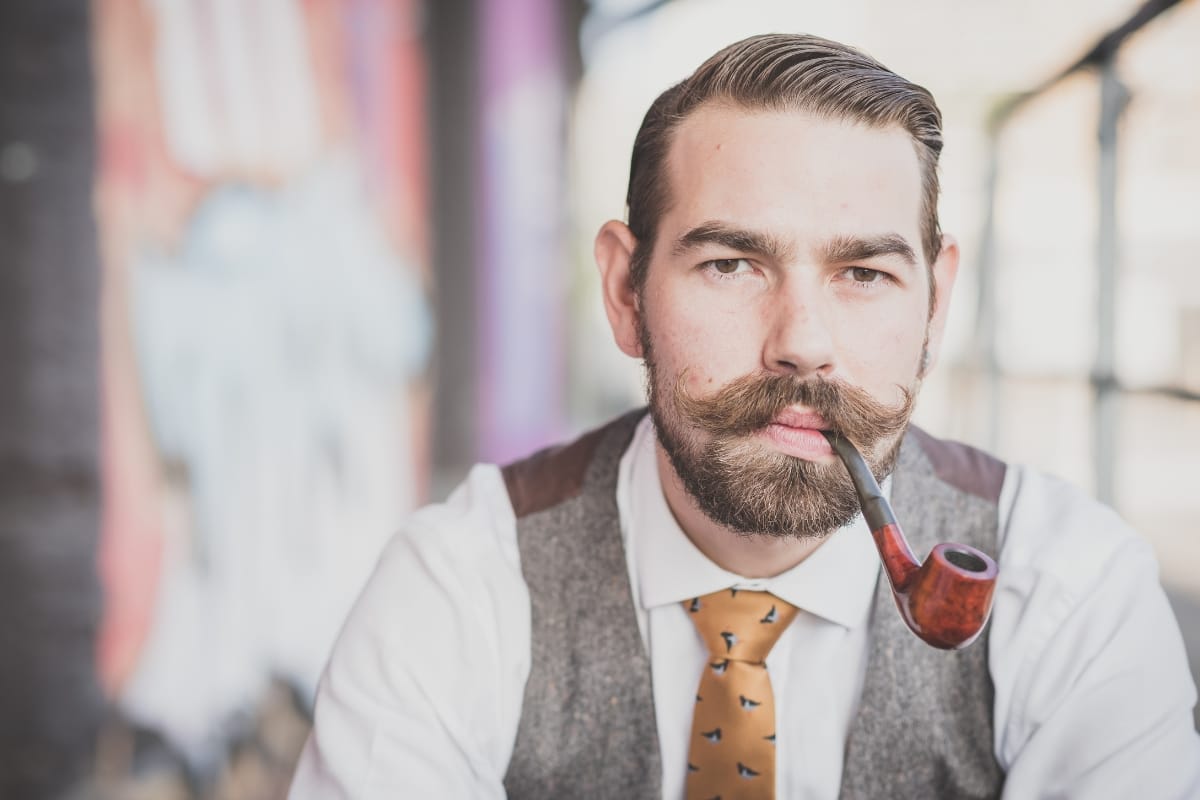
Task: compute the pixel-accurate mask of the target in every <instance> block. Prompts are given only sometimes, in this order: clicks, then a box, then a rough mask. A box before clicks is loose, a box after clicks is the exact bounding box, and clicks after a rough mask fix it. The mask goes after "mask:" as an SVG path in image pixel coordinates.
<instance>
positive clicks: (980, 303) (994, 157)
mask: <svg viewBox="0 0 1200 800" xmlns="http://www.w3.org/2000/svg"><path fill="white" fill-rule="evenodd" d="M999 139H1000V135H999V132H993V134H992V136H991V140H990V142H989V145H988V167H987V177H986V179H985V184H984V186H985V188H984V193H985V198H986V199H985V201H984V215H983V230H982V231H981V234H980V237H979V238H980V245H979V290H978V298H977V303H976V309H975V310H976V315H975V360H976V363H977V364H979V366H980V368H981V371H982V372H983V376H982V378H983V384H984V395H985V400H984V402H985V406H986V413H987V430H986V432H985V436H986V438H985V439H984V441H985V442H986V443H987V447H988V449H989V450H996V449H997V447H998V446H999V443H1000V364H999V359H998V358H997V356H996V327H997V324H998V320H997V318H996V194H997V191H998V186H997V181H998V175H999V161H1000V141H999Z"/></svg>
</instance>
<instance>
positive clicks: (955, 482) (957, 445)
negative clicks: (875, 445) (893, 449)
mask: <svg viewBox="0 0 1200 800" xmlns="http://www.w3.org/2000/svg"><path fill="white" fill-rule="evenodd" d="M909 431H910V433H911V434H912V436H913V438H914V439H915V440H916V442H917V444H919V445H920V446H921V451H922V452H923V453H925V457H926V458H928V459H929V463H930V464H931V465H932V466H933V472H934V474H935V475H937V476H938V477H939V478H940V479H941V480H943V481H945V482H946V483H948V484H950V485H951V486H953V487H955V488H956V489H959V490H960V491H963V492H967V493H968V494H973V495H975V496H976V497H980V498H983V499H984V500H987V501H989V502H991V503H997V502H999V501H1000V488H1001V487H1002V486H1003V485H1004V473H1005V471H1006V470H1007V469H1008V467H1007V465H1005V463H1004V462H1003V461H1001V460H1000V459H998V458H996V457H995V456H991V455H988V454H987V453H985V452H983V451H982V450H978V449H976V448H974V447H971V446H970V445H966V444H963V443H961V442H952V441H949V440H947V439H938V438H937V437H935V436H931V435H930V434H928V433H926V432H925V431H923V430H921V429H920V428H918V427H917V426H915V425H913V426H911V427H910V428H909Z"/></svg>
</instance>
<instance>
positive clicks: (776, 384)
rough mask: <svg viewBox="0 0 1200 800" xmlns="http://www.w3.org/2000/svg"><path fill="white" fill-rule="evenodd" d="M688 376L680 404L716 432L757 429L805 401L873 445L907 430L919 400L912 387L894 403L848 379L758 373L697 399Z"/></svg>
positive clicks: (836, 426)
mask: <svg viewBox="0 0 1200 800" xmlns="http://www.w3.org/2000/svg"><path fill="white" fill-rule="evenodd" d="M685 375H686V373H685V374H684V375H680V376H679V380H678V381H677V382H676V384H675V403H676V406H677V408H678V409H679V411H680V412H681V413H682V414H684V415H686V416H687V417H688V418H689V419H690V420H691V421H692V422H693V423H694V424H695V425H697V426H698V427H699V428H701V429H702V430H705V431H707V432H708V433H711V434H714V435H727V436H744V435H747V434H750V433H754V432H755V431H758V430H761V429H762V428H765V427H766V426H768V425H770V424H771V423H772V422H774V421H775V419H776V417H778V416H779V415H780V413H782V412H783V411H784V409H787V408H789V407H791V406H794V405H803V406H807V407H808V408H810V409H812V410H813V411H814V412H816V413H817V414H819V415H820V416H821V418H822V419H824V420H825V422H826V423H828V424H829V426H830V427H831V429H832V430H833V431H834V432H836V433H838V434H840V435H841V436H843V437H845V438H846V439H849V440H850V441H851V442H852V443H854V444H855V445H858V446H860V447H867V446H869V445H872V444H874V443H875V442H878V441H881V440H883V439H886V438H889V437H892V436H896V435H898V434H900V433H901V432H903V431H904V428H905V426H907V425H908V419H909V417H910V416H911V415H912V410H913V403H914V400H915V396H914V394H913V392H912V391H911V390H909V389H908V388H906V387H900V389H901V392H903V395H904V399H903V402H902V403H901V404H900V406H899V407H893V406H888V405H885V404H883V403H880V402H879V401H877V400H875V399H874V398H872V397H871V396H870V395H868V394H867V393H866V392H865V391H863V390H862V389H860V388H858V387H857V386H851V385H849V384H847V383H844V382H842V381H829V380H825V379H823V378H810V379H807V380H805V379H801V378H796V377H794V376H791V375H754V374H751V375H743V376H742V377H740V378H737V379H735V380H733V381H731V382H730V383H728V384H726V385H725V386H724V387H722V388H721V389H720V390H719V391H718V392H717V393H716V394H714V395H712V396H711V397H704V398H697V397H692V396H691V395H689V394H688V393H687V390H686V389H684V388H683V379H684V377H685Z"/></svg>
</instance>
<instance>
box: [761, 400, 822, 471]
mask: <svg viewBox="0 0 1200 800" xmlns="http://www.w3.org/2000/svg"><path fill="white" fill-rule="evenodd" d="M828 427H829V425H828V423H826V422H825V420H824V419H823V418H822V417H821V415H820V414H817V413H814V412H812V411H797V410H795V409H786V410H784V411H783V412H782V413H780V414H779V415H778V416H776V417H775V419H774V421H773V422H772V423H771V424H770V425H768V426H767V427H765V428H763V429H762V431H760V433H759V435H760V436H762V437H763V438H765V439H766V440H767V441H769V442H770V443H771V444H772V445H774V447H775V449H777V450H779V451H780V452H782V453H785V454H787V455H789V456H792V457H794V458H800V459H804V460H805V461H823V460H826V459H829V458H832V457H833V448H832V447H830V446H829V441H828V440H827V439H826V438H825V436H824V435H823V434H822V433H821V431H822V430H825V429H827V428H828Z"/></svg>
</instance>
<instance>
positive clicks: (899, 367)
mask: <svg viewBox="0 0 1200 800" xmlns="http://www.w3.org/2000/svg"><path fill="white" fill-rule="evenodd" d="M909 317H911V315H897V316H896V317H894V319H897V322H895V323H891V324H886V325H882V324H880V323H879V321H878V320H876V321H875V322H873V324H870V325H857V326H854V327H852V328H850V329H849V330H848V331H847V332H845V333H844V334H843V337H842V342H843V343H844V345H845V346H844V347H842V348H841V349H842V358H843V364H844V365H845V366H846V367H847V369H848V371H849V372H850V373H851V375H852V376H853V377H854V378H855V379H856V381H857V382H859V383H860V384H863V385H866V386H868V387H870V388H872V389H874V390H875V391H876V392H886V391H888V390H889V389H890V387H893V386H895V385H896V384H899V385H901V386H908V385H909V384H911V383H912V381H913V379H914V378H915V377H916V368H917V362H918V361H919V360H920V357H921V345H922V343H923V342H924V340H925V328H924V323H923V322H916V321H915V320H916V318H915V317H912V318H911V319H910V318H909Z"/></svg>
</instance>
